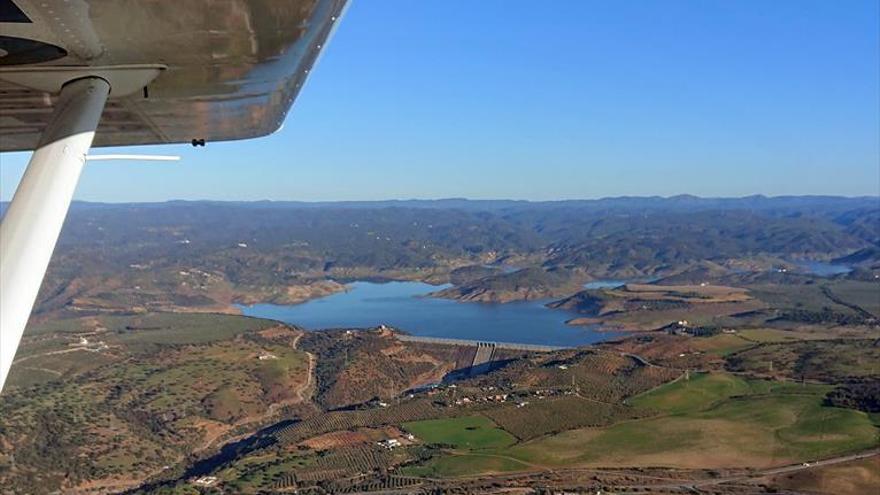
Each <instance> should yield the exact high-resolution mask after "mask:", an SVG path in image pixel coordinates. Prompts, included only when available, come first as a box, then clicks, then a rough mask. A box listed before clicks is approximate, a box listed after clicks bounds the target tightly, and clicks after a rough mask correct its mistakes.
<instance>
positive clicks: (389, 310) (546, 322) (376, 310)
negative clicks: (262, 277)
mask: <svg viewBox="0 0 880 495" xmlns="http://www.w3.org/2000/svg"><path fill="white" fill-rule="evenodd" d="M445 287H448V286H433V285H429V284H425V283H421V282H387V283H373V282H354V283H352V284H350V285H349V288H350V290H349V291H347V292H341V293H338V294H333V295H331V296H327V297H323V298H320V299H314V300H311V301H308V302H305V303H302V304H296V305H277V304H254V305H252V306H240V309H241V311H242V313H244V314H245V315H248V316H256V317H261V318H270V319H274V320H280V321H284V322H286V323H291V324H294V325H298V326H300V327H303V328H306V329H309V330H320V329H328V328H359V327H374V326H378V325H380V324H385V325H390V326H392V327H395V328H399V329H401V330H405V331H406V332H408V333H410V334H413V335H420V336H427V337H444V338H455V339H472V340H487V341H494V342H516V343H523V344H537V345H552V346H572V347H573V346H578V345H584V344H590V343H593V342H598V341H601V340H607V339H609V338H612V337H617V336H619V335H621V334H620V333H614V332H603V331H598V330H597V329H598V326H572V325H567V324H566V323H565V322H566V321H567V320H570V319H572V318H575V317H577V316H578V314H576V313H574V312H571V311H565V310H558V309H549V308H547V307H545V306H544V304H546V302H547V301H525V302H512V303H506V304H487V303H466V302H458V301H451V300H447V299H436V298H432V297H424V296H426V295H427V294H428V293H430V292H434V291H437V290H440V289H443V288H445Z"/></svg>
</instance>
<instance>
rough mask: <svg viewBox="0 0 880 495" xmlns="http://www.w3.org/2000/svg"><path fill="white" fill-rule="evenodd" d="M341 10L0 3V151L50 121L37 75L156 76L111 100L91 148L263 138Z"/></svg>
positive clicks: (149, 2)
mask: <svg viewBox="0 0 880 495" xmlns="http://www.w3.org/2000/svg"><path fill="white" fill-rule="evenodd" d="M345 3H346V2H345V0H65V1H61V0H0V136H2V139H0V151H13V150H32V149H35V148H36V146H37V143H38V141H39V139H40V135H41V133H42V131H43V130H44V129H45V128H46V126H47V125H48V123H49V120H50V118H51V116H52V112H53V110H54V105H55V102H56V101H57V98H56V96H55V95H54V94H53V93H54V91H52V89H55V88H43V89H46V90H48V91H41V90H40V89H35V88H34V86H36V85H35V84H32V81H33V70H34V69H35V68H39V69H40V70H42V71H45V70H47V69H48V70H52V68H54V69H55V70H63V71H72V70H74V69H75V68H84V67H91V68H124V67H129V68H138V67H141V68H148V67H155V68H158V69H160V73H159V74H158V75H157V76H156V77H155V79H153V80H152V81H151V82H150V83H149V84H148V85H147V86H146V92H144V91H143V90H142V88H140V87H138V88H135V91H134V92H132V93H131V94H128V95H126V96H122V97H114V90H113V89H111V93H110V99H109V100H108V102H107V104H106V105H105V108H104V111H103V115H102V116H101V120H100V124H99V126H98V130H97V133H96V136H95V139H94V142H93V146H117V145H134V144H156V143H189V142H191V141H192V140H193V139H197V140H198V139H204V140H206V141H209V142H210V141H221V140H230V139H246V138H253V137H258V136H263V135H266V134H270V133H272V132H274V131H275V130H276V129H278V128H279V126H280V125H281V123H282V122H283V121H284V118H285V115H286V114H287V111H288V109H289V108H290V106H291V104H292V103H293V101H294V99H295V98H296V96H297V93H298V92H299V91H300V89H301V88H302V86H303V83H304V82H305V80H306V77H307V76H308V73H309V70H310V69H311V67H312V65H313V64H314V63H315V60H316V59H317V58H318V55H319V53H320V52H321V49H322V48H323V47H324V45H325V44H326V43H327V38H328V36H329V35H330V33H331V32H332V30H333V28H334V27H335V26H336V24H337V21H338V20H339V18H340V16H341V14H342V10H343V9H344V7H345ZM28 76H30V78H28ZM28 86H30V87H28Z"/></svg>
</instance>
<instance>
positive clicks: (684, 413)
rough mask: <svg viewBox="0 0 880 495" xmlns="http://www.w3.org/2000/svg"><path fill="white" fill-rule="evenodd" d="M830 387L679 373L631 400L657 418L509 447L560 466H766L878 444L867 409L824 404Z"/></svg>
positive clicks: (524, 456) (519, 454) (514, 452)
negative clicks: (672, 380) (684, 376)
mask: <svg viewBox="0 0 880 495" xmlns="http://www.w3.org/2000/svg"><path fill="white" fill-rule="evenodd" d="M828 390H829V387H826V386H816V385H806V386H804V385H783V386H777V385H775V384H772V383H770V382H762V381H745V380H742V379H739V378H736V377H732V376H730V375H707V376H705V377H701V378H695V379H692V380H688V381H683V380H679V381H677V382H675V383H673V384H669V385H666V386H664V387H661V388H659V389H657V390H655V391H652V392H649V393H648V394H645V395H643V396H640V397H638V398H636V399H633V400H632V401H631V402H632V403H633V404H634V405H636V406H637V407H643V408H646V407H647V408H651V409H654V410H658V411H663V414H661V415H659V416H657V417H653V418H648V419H643V420H637V421H630V422H625V423H620V424H617V425H613V426H610V427H607V428H584V429H579V430H572V431H568V432H565V433H562V434H559V435H555V436H551V437H548V438H545V439H539V440H536V441H534V442H530V443H526V444H523V445H521V446H517V447H515V448H513V449H510V454H511V455H512V456H513V457H515V458H517V459H521V460H524V461H533V460H537V459H545V460H551V461H552V462H551V464H556V465H572V464H588V465H609V466H613V465H630V466H638V465H643V466H649V465H667V466H678V467H694V466H703V467H737V466H753V467H764V466H771V465H777V464H786V463H792V462H800V461H805V460H815V459H817V458H821V457H826V456H831V455H835V454H839V453H843V452H849V451H854V450H860V449H866V448H870V447H873V446H877V445H878V436H877V435H878V430H877V428H876V427H875V426H874V425H872V423H871V420H870V418H869V417H868V416H867V415H866V414H865V413H862V412H859V411H854V410H849V409H839V408H832V407H824V406H823V405H822V400H823V397H824V395H825V393H826V392H827V391H828ZM692 397H693V398H692ZM719 445H723V448H719Z"/></svg>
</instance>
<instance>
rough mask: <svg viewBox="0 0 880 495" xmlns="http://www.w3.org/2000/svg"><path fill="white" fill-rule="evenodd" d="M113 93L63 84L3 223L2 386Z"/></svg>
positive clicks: (88, 83)
mask: <svg viewBox="0 0 880 495" xmlns="http://www.w3.org/2000/svg"><path fill="white" fill-rule="evenodd" d="M109 94H110V84H109V83H108V82H107V81H106V80H104V79H102V78H100V77H83V78H81V79H75V80H73V81H70V82H68V83H67V84H65V85H64V86H63V87H62V88H61V93H60V97H59V99H58V102H57V103H56V105H55V111H54V113H53V115H52V120H51V122H50V123H49V125H48V127H46V129H45V131H43V134H42V136H41V138H40V144H39V145H38V146H37V149H36V150H35V151H34V154H33V155H32V156H31V160H30V163H29V164H28V167H27V170H26V171H25V174H24V177H22V179H21V183H19V185H18V189H16V190H15V195H14V196H13V198H12V203H10V205H9V209H8V210H7V211H6V215H5V216H4V218H3V223H2V225H0V390H2V388H3V384H4V383H6V376H7V375H8V374H9V367H10V366H11V365H12V361H13V359H14V358H15V351H16V350H17V349H18V343H19V341H20V340H21V334H22V332H24V327H25V325H26V324H27V321H28V317H29V316H30V312H31V308H33V305H34V301H35V300H36V298H37V293H38V292H39V290H40V285H41V283H42V281H43V275H44V274H45V273H46V268H47V267H48V265H49V259H50V258H51V257H52V251H53V250H54V249H55V242H56V241H57V240H58V235H59V234H60V233H61V226H62V224H63V223H64V217H65V216H67V209H68V208H69V207H70V201H71V200H72V199H73V191H74V189H76V183H77V181H78V180H79V175H80V172H82V168H83V164H85V160H86V155H87V154H88V152H89V148H90V147H91V145H92V139H93V138H94V137H95V129H96V128H97V126H98V121H99V120H100V118H101V112H102V111H103V110H104V104H105V103H106V101H107V96H108V95H109Z"/></svg>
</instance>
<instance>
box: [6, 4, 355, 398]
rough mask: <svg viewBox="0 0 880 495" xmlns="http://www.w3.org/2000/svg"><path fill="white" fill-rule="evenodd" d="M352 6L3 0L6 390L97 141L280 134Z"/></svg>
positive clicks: (201, 139) (202, 140)
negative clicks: (9, 179)
mask: <svg viewBox="0 0 880 495" xmlns="http://www.w3.org/2000/svg"><path fill="white" fill-rule="evenodd" d="M345 6H346V0H0V151H21V150H34V153H33V155H32V156H31V160H30V163H29V164H28V168H27V170H26V171H25V174H24V176H23V177H22V179H21V182H20V183H19V185H18V188H17V189H16V191H15V196H14V197H13V199H12V202H11V203H10V204H9V207H8V208H7V209H6V212H5V214H4V217H3V222H2V224H0V389H2V387H3V384H4V383H5V381H6V376H7V374H8V372H9V368H10V366H11V365H12V361H13V359H14V357H15V352H16V350H17V348H18V343H19V341H20V340H21V335H22V333H23V331H24V327H25V325H26V323H27V320H28V317H29V316H30V312H31V309H32V308H33V304H34V300H35V299H36V297H37V293H38V291H39V288H40V284H41V282H42V279H43V275H44V274H45V272H46V268H47V266H48V264H49V259H50V258H51V256H52V251H53V250H54V248H55V243H56V241H57V240H58V235H59V233H60V232H61V226H62V224H63V222H64V217H65V216H66V214H67V210H68V208H69V206H70V201H71V199H72V198H73V193H74V190H75V188H76V183H77V181H78V179H79V176H80V173H81V171H82V168H83V165H84V164H85V160H86V155H87V154H88V152H89V149H90V148H91V147H92V146H122V145H138V144H160V143H192V144H193V145H196V144H201V145H204V143H205V141H209V142H210V141H221V140H230V139H247V138H253V137H258V136H264V135H266V134H270V133H272V132H274V131H275V130H277V129H278V128H279V127H280V126H281V124H282V123H283V121H284V117H285V115H286V114H287V111H288V110H289V109H290V106H291V105H292V104H293V101H294V99H295V98H296V96H297V94H298V93H299V91H300V90H301V89H302V86H303V83H304V82H305V80H306V78H307V77H308V74H309V71H310V70H311V68H312V66H313V65H314V63H315V61H316V60H317V58H318V56H319V54H320V53H321V50H322V49H323V48H324V47H325V45H326V44H327V39H328V37H329V36H330V34H331V33H332V32H333V29H334V28H335V26H336V25H337V23H338V21H339V18H340V16H341V15H342V11H343V9H344V8H345Z"/></svg>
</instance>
